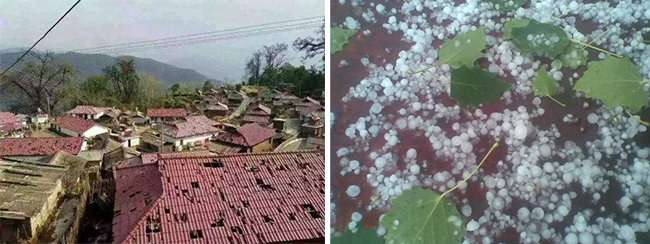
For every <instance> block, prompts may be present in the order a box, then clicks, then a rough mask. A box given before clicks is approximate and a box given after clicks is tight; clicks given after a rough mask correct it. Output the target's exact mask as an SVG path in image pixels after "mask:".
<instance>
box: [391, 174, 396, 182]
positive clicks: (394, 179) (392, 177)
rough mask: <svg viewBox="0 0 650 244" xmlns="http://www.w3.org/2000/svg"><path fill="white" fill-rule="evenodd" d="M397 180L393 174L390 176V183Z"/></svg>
mask: <svg viewBox="0 0 650 244" xmlns="http://www.w3.org/2000/svg"><path fill="white" fill-rule="evenodd" d="M397 179H398V178H397V175H395V174H392V175H391V176H390V182H397Z"/></svg>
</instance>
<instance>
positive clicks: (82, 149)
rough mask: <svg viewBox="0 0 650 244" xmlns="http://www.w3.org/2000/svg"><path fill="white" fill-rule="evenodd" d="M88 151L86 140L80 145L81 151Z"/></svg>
mask: <svg viewBox="0 0 650 244" xmlns="http://www.w3.org/2000/svg"><path fill="white" fill-rule="evenodd" d="M86 150H88V143H86V140H84V142H82V143H81V151H86Z"/></svg>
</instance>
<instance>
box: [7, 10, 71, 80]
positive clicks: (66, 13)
mask: <svg viewBox="0 0 650 244" xmlns="http://www.w3.org/2000/svg"><path fill="white" fill-rule="evenodd" d="M80 2H81V0H77V2H76V3H74V5H72V7H70V9H68V11H66V12H65V14H63V16H61V18H59V20H57V21H56V23H54V25H52V27H50V29H49V30H47V32H45V34H43V36H42V37H41V38H40V39H38V41H36V43H34V45H32V46H31V47H30V48H29V49H27V51H26V52H25V53H23V55H22V56H20V58H18V59H17V60H16V62H14V63H13V64H11V65H10V66H9V68H7V69H5V70H4V71H2V73H0V77H2V75H4V73H6V72H7V71H8V70H10V69H11V68H12V67H14V65H16V64H17V63H18V62H19V61H20V60H21V59H22V58H24V57H25V55H27V54H28V53H29V52H30V51H32V49H33V48H34V47H35V46H36V44H38V43H39V42H41V40H43V39H45V36H47V34H49V33H50V31H52V29H54V27H55V26H56V25H58V24H59V22H61V20H63V18H65V16H66V15H68V13H70V11H72V9H74V7H76V6H77V4H79V3H80Z"/></svg>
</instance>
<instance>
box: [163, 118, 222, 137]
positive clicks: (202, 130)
mask: <svg viewBox="0 0 650 244" xmlns="http://www.w3.org/2000/svg"><path fill="white" fill-rule="evenodd" d="M156 130H158V131H160V133H162V134H163V135H167V136H169V137H172V138H186V137H190V136H200V135H206V134H215V133H217V132H219V129H217V128H215V127H212V126H210V125H208V124H204V123H203V122H196V121H192V122H176V123H173V124H158V125H156Z"/></svg>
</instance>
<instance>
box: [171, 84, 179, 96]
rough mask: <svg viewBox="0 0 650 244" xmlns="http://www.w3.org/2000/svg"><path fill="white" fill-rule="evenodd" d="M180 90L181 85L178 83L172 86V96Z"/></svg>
mask: <svg viewBox="0 0 650 244" xmlns="http://www.w3.org/2000/svg"><path fill="white" fill-rule="evenodd" d="M180 88H181V85H179V84H178V83H176V84H174V85H172V87H171V88H169V89H170V90H171V91H172V94H176V92H178V89H180Z"/></svg>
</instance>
